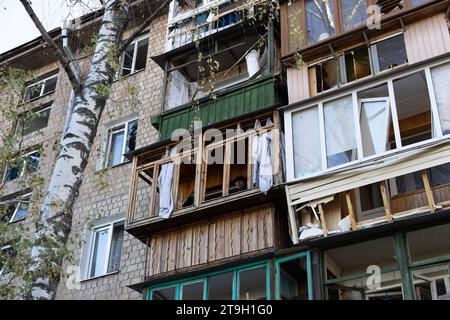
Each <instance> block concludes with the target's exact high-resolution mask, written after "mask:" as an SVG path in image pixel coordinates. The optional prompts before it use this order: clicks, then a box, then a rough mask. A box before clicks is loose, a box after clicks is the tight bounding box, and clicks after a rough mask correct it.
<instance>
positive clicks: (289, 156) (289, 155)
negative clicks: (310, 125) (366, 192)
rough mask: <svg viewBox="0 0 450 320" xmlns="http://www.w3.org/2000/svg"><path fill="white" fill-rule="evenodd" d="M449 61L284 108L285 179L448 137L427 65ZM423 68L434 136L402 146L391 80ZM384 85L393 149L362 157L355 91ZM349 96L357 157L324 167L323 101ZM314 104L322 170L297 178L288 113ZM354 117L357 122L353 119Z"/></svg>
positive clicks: (319, 174)
mask: <svg viewBox="0 0 450 320" xmlns="http://www.w3.org/2000/svg"><path fill="white" fill-rule="evenodd" d="M449 61H450V59H448V58H447V59H444V60H441V61H438V62H433V63H430V64H428V65H426V66H421V67H417V68H413V69H410V70H408V71H406V72H404V73H399V74H397V75H395V76H392V77H390V78H388V79H383V80H378V81H374V82H372V83H370V84H368V85H364V86H360V87H357V88H355V89H352V90H351V91H348V90H342V91H341V92H338V93H334V94H332V95H330V96H329V97H327V98H326V99H325V100H321V101H319V102H311V103H309V104H306V105H304V106H300V107H296V108H290V109H288V110H285V111H284V123H285V138H286V175H287V181H288V182H292V181H302V180H307V179H311V178H315V177H319V176H321V175H324V174H327V173H329V172H331V171H336V170H339V169H342V168H345V167H348V166H352V165H355V164H357V163H359V162H362V161H368V160H372V159H376V158H380V157H386V156H390V155H394V154H397V153H399V152H401V151H403V150H409V149H413V148H417V147H418V146H420V145H425V144H428V143H430V142H436V141H439V140H443V139H445V138H446V137H447V138H448V137H449V135H445V136H444V135H443V133H442V128H441V123H440V119H439V113H438V108H437V102H436V97H435V95H434V87H433V82H432V81H431V80H432V79H431V71H430V70H431V68H433V67H437V66H439V65H442V64H445V63H448V62H449ZM421 71H424V73H425V75H426V83H427V87H428V93H429V99H430V105H431V108H430V112H431V115H432V126H433V128H432V130H433V132H436V133H435V135H436V136H435V137H432V138H431V139H429V140H426V141H421V142H418V143H414V144H411V145H408V146H402V143H401V135H400V124H399V121H398V116H397V106H396V102H395V96H394V85H393V82H394V81H395V80H397V79H401V78H404V77H407V76H409V75H412V74H414V73H417V72H421ZM384 84H387V86H388V91H389V102H390V103H389V104H390V108H389V109H390V111H391V117H392V123H393V128H394V135H395V143H396V149H392V150H388V151H386V152H384V153H379V154H375V155H372V156H369V157H365V158H362V143H361V130H360V125H359V119H360V116H359V114H360V112H359V106H358V101H357V92H360V91H364V90H366V89H370V88H374V87H377V86H379V85H384ZM350 94H351V95H352V97H353V107H354V119H355V135H356V137H357V147H358V159H357V160H355V161H351V162H347V163H345V164H341V165H339V166H335V167H331V168H327V167H326V145H325V131H324V130H325V128H324V117H323V104H324V103H327V102H329V101H332V100H336V99H339V98H342V97H344V96H347V95H350ZM314 107H318V108H319V124H320V128H319V130H320V132H321V141H320V144H321V156H322V170H320V171H318V172H315V173H313V174H309V175H305V176H301V177H299V178H296V177H295V172H294V150H293V148H294V144H293V141H294V140H293V128H292V114H293V113H295V112H298V111H302V110H305V109H308V108H314ZM356 120H357V121H356Z"/></svg>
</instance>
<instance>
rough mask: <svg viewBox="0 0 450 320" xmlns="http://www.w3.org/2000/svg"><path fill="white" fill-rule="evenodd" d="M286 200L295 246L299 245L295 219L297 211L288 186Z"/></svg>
mask: <svg viewBox="0 0 450 320" xmlns="http://www.w3.org/2000/svg"><path fill="white" fill-rule="evenodd" d="M286 198H287V206H288V212H289V227H290V228H289V229H290V234H291V240H292V243H293V244H298V243H299V240H298V228H297V220H296V219H295V211H294V208H293V207H292V205H291V196H290V194H289V186H286Z"/></svg>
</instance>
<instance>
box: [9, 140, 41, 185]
mask: <svg viewBox="0 0 450 320" xmlns="http://www.w3.org/2000/svg"><path fill="white" fill-rule="evenodd" d="M36 152H37V153H39V162H38V167H37V168H36V171H38V170H39V164H40V162H41V152H40V149H38V148H36V149H33V150H32V151H29V152H27V153H24V154H22V155H20V156H19V158H22V163H21V165H20V173H19V175H18V176H17V178H14V179H12V180H6V177H7V174H8V170H9V169H10V167H9V166H6V167H5V171H4V172H3V178H2V181H3V183H7V182H10V181H14V180H17V179H20V178H22V177H23V175H24V174H25V171H26V169H27V159H26V158H27V156H29V155H31V154H33V153H36ZM36 171H35V172H36Z"/></svg>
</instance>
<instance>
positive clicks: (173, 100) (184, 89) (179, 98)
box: [167, 70, 190, 109]
mask: <svg viewBox="0 0 450 320" xmlns="http://www.w3.org/2000/svg"><path fill="white" fill-rule="evenodd" d="M170 75H171V79H170V88H169V98H168V101H167V107H168V109H172V108H175V107H178V106H181V105H183V104H185V103H188V102H189V86H190V83H189V82H188V81H187V80H186V78H185V77H184V76H183V75H182V74H181V73H180V72H179V71H178V70H175V71H173V72H172V73H171V74H170Z"/></svg>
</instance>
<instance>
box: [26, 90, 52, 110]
mask: <svg viewBox="0 0 450 320" xmlns="http://www.w3.org/2000/svg"><path fill="white" fill-rule="evenodd" d="M54 93H55V90H53V91H50V92H47V93H46V94H43V95H42V96H39V97H36V98H33V99H31V100H28V101H23V102H22V103H21V104H19V107H20V106H23V105H26V104H28V103H33V102H35V101H38V100H40V99H42V98H44V97H47V96H49V95H52V94H54Z"/></svg>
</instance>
